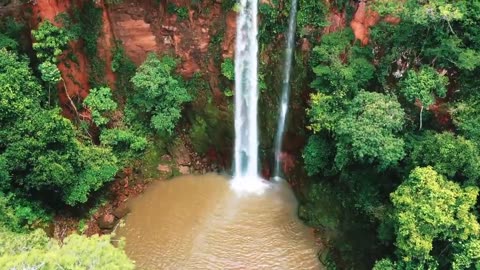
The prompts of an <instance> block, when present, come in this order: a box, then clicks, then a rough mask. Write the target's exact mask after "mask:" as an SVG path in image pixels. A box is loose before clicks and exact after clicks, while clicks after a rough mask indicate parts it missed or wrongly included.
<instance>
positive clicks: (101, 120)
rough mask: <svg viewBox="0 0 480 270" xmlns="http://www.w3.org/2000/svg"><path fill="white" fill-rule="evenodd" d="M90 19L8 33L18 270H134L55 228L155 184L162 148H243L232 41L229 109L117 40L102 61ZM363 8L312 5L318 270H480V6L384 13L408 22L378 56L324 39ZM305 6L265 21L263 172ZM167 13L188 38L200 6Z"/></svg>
mask: <svg viewBox="0 0 480 270" xmlns="http://www.w3.org/2000/svg"><path fill="white" fill-rule="evenodd" d="M84 2H85V3H84V5H83V6H82V7H79V8H74V9H73V10H72V11H71V12H69V13H68V14H59V15H58V16H57V18H56V20H55V21H48V20H43V21H41V22H39V24H38V25H37V26H35V27H34V28H35V29H28V27H27V26H26V25H23V24H22V23H19V21H20V20H18V18H15V19H13V18H11V17H5V18H3V17H2V18H0V85H1V87H0V268H2V269H3V268H6V269H19V268H20V269H37V268H42V267H43V268H46V269H56V268H59V269H84V268H88V267H90V268H92V267H93V268H95V269H131V268H133V263H132V262H131V261H129V260H128V258H127V257H126V255H125V253H124V252H123V250H122V249H121V247H122V244H119V247H120V248H115V247H114V246H113V245H111V244H110V242H111V239H110V237H91V238H87V237H84V236H78V235H75V234H74V235H71V236H69V237H67V238H66V239H64V240H63V242H62V243H60V242H58V241H57V240H53V239H50V238H48V237H47V236H46V235H45V233H44V232H43V231H42V230H41V229H39V228H44V227H45V225H46V224H48V223H49V222H51V220H52V217H53V216H54V215H55V214H57V213H58V212H59V210H62V209H74V210H78V209H83V210H84V209H86V208H89V207H91V205H92V204H94V201H95V200H96V199H97V198H95V197H94V196H92V195H93V194H95V192H98V191H100V190H102V189H103V188H105V186H106V185H108V183H109V182H111V181H113V180H114V177H115V175H117V173H118V172H119V171H120V170H121V169H122V168H125V167H129V166H133V164H135V166H140V167H142V166H143V168H140V170H142V169H144V170H146V169H147V168H149V166H151V165H150V164H142V163H141V162H140V165H138V162H139V160H142V157H145V159H152V160H153V158H152V157H155V158H156V159H159V157H160V156H161V153H160V152H161V151H159V150H158V148H162V150H163V148H168V147H169V145H175V144H178V137H180V136H183V135H185V136H184V137H186V138H188V139H190V140H191V142H190V143H191V145H192V147H193V149H194V150H195V151H197V152H198V153H199V154H200V155H206V153H207V152H208V151H209V150H211V149H212V148H216V149H221V148H231V145H232V141H231V136H232V128H233V125H232V118H233V117H232V109H233V106H232V98H231V96H232V95H234V89H232V82H233V80H234V78H235V74H234V59H232V58H228V57H227V58H225V59H222V57H221V49H220V48H221V46H222V44H221V43H222V38H223V32H222V31H223V30H224V29H222V28H221V27H220V28H219V30H218V32H216V33H215V35H212V40H211V42H210V44H209V48H208V50H209V53H211V54H214V55H213V57H212V59H214V60H215V63H214V64H215V66H216V68H217V69H218V71H219V77H221V78H218V79H219V81H220V83H219V87H220V88H222V89H221V91H223V92H222V94H223V95H224V96H223V97H221V99H222V102H223V104H220V106H217V105H218V104H217V103H215V102H214V101H213V99H214V98H213V96H212V95H211V94H206V93H210V92H211V91H210V90H211V89H210V88H209V87H210V86H209V84H208V83H207V82H206V80H205V78H204V77H203V76H204V74H200V73H198V74H195V75H194V76H193V77H192V78H191V79H189V80H185V79H184V78H183V77H181V76H180V75H179V74H177V72H176V70H177V67H178V64H179V63H180V60H179V59H177V58H176V56H175V55H172V54H170V53H168V52H162V53H159V54H153V53H152V54H150V55H148V57H147V58H146V60H145V61H144V62H143V63H142V64H140V65H138V66H136V65H135V64H134V63H133V62H132V61H131V60H130V59H129V58H128V56H127V55H126V52H125V50H124V48H123V45H122V42H121V41H119V40H116V41H115V45H114V48H113V49H112V52H111V53H112V56H113V59H112V62H111V67H106V63H105V62H104V60H103V59H101V58H100V57H99V56H98V55H97V51H98V47H97V40H98V38H99V37H100V36H101V35H102V19H101V16H102V10H101V9H100V8H98V7H96V5H95V3H94V1H84ZM121 2H122V1H118V0H115V1H114V0H110V1H107V2H106V3H107V4H110V5H115V4H121ZM155 2H156V3H157V4H158V2H159V1H155ZM327 2H328V3H327ZM357 2H358V1H348V0H336V1H313V0H300V1H299V11H298V14H297V29H298V31H297V38H298V40H299V41H300V40H301V41H302V42H303V43H304V44H307V43H308V45H309V46H306V47H307V48H306V49H305V48H302V49H301V50H300V48H299V50H298V51H297V53H296V65H295V68H294V70H295V71H294V74H293V78H294V79H293V80H294V83H293V86H292V87H293V91H292V93H293V97H292V102H293V103H294V105H295V106H292V108H296V109H295V110H292V112H293V114H292V115H291V116H290V118H291V119H294V120H295V121H290V123H291V124H290V131H291V132H292V133H295V134H301V136H303V135H304V136H305V137H306V139H307V143H306V145H305V147H304V148H303V151H302V154H301V155H302V157H299V160H301V161H302V165H303V166H302V167H303V168H304V170H305V175H304V177H305V178H306V179H305V180H304V181H303V182H304V183H305V184H306V185H305V186H304V187H303V189H302V190H300V191H299V193H300V194H299V197H300V199H301V205H300V207H299V215H300V217H301V218H302V219H303V220H304V221H305V222H306V223H307V224H309V225H310V226H313V227H315V228H317V229H319V231H320V234H321V235H322V238H323V240H324V241H325V243H326V244H327V246H328V248H327V249H326V251H325V252H323V253H322V254H319V257H320V259H321V260H322V262H323V263H324V264H325V265H327V266H328V267H329V268H330V269H372V268H373V269H376V270H387V269H480V224H479V222H478V218H479V217H478V214H479V212H478V210H479V208H480V204H479V200H478V193H479V184H480V182H479V181H480V101H479V100H480V94H479V93H480V87H479V84H478V82H477V74H478V73H479V72H480V31H479V29H480V15H479V14H480V3H478V1H453V0H435V1H432V0H431V1H417V0H405V1H393V0H377V1H369V8H370V9H371V10H374V11H375V12H378V13H379V15H380V16H381V17H382V18H384V17H385V16H393V17H396V18H399V19H400V21H399V22H398V23H389V22H386V21H384V20H382V19H380V21H379V22H378V23H377V24H375V25H374V26H372V27H371V28H370V33H369V35H370V36H369V38H370V39H369V42H368V44H367V45H362V44H361V43H360V42H359V41H358V40H356V39H355V35H354V33H353V31H352V29H350V28H349V27H339V28H338V29H335V31H333V32H329V33H325V32H324V31H323V28H324V27H327V26H328V25H329V16H330V15H331V14H332V13H333V11H336V12H337V13H338V14H344V16H345V19H346V21H347V25H348V22H349V21H350V20H352V17H353V13H354V12H355V7H356V6H357V5H358V3H357ZM199 5H200V4H199V1H194V2H192V6H195V7H196V9H198V6H199ZM289 5H290V3H289V1H287V2H283V1H276V0H273V1H270V2H268V3H267V2H265V3H261V4H260V6H259V14H260V18H261V20H260V25H259V42H260V46H259V47H260V59H261V63H260V67H259V78H260V82H259V85H260V90H261V95H260V110H261V111H262V112H261V113H260V115H259V118H260V121H261V122H262V125H261V126H262V128H263V129H262V130H261V132H262V133H263V134H262V142H261V146H260V147H261V156H262V158H264V159H265V157H268V154H267V152H269V147H271V141H272V137H273V134H274V128H275V120H276V118H275V117H276V106H277V105H278V104H277V102H278V101H277V97H278V96H279V93H278V89H280V87H277V86H278V84H279V82H281V79H280V78H279V76H281V72H277V70H278V68H277V66H278V65H280V64H279V63H281V59H282V52H283V46H284V44H283V37H282V33H283V32H284V31H285V26H286V20H287V17H288V10H289ZM222 8H223V12H224V13H226V12H229V11H232V10H233V11H235V10H236V9H237V8H238V7H237V6H236V5H235V1H222ZM166 12H168V13H172V14H173V13H175V14H177V17H178V21H179V23H180V22H182V21H185V20H188V18H189V8H187V7H185V6H176V5H175V4H173V3H168V5H167V7H166ZM204 12H205V13H207V11H204ZM30 34H31V36H32V37H33V39H34V42H31V43H32V44H28V43H29V42H30V39H29V38H30ZM75 42H78V44H81V45H82V46H80V47H81V50H82V53H83V54H85V56H86V57H87V60H88V61H87V62H88V64H87V66H88V73H89V76H88V79H89V84H90V89H88V96H86V97H85V98H82V97H80V96H72V92H71V91H69V89H67V84H66V81H67V80H69V79H71V78H69V77H68V75H70V74H66V72H65V71H62V72H61V70H60V68H59V67H60V66H61V65H60V64H62V65H63V66H66V67H68V65H78V59H76V54H75V52H74V50H73V48H72V44H73V43H75ZM299 47H300V46H299ZM302 47H303V46H302ZM106 68H111V70H112V71H113V73H114V75H115V76H116V80H115V82H114V83H113V85H109V84H108V82H107V81H106V79H105V77H106V76H105V69H106ZM204 90H205V91H204ZM207 90H208V91H207ZM212 92H213V91H212ZM304 93H307V95H303V94H304ZM306 96H308V98H306ZM302 98H305V99H308V101H307V102H303V101H304V100H302ZM185 108H187V109H186V110H185ZM298 108H300V109H298ZM303 118H306V122H308V123H306V124H305V121H304V120H303ZM180 127H181V128H180ZM149 142H150V143H149ZM225 163H228V162H225ZM157 165H158V163H156V164H153V165H152V166H153V167H154V169H153V170H156V166H157ZM227 166H228V165H227ZM145 176H150V174H147V173H145ZM92 201H93V203H92ZM99 247H100V248H99ZM102 267H103V268H102Z"/></svg>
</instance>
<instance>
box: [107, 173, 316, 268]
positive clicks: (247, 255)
mask: <svg viewBox="0 0 480 270" xmlns="http://www.w3.org/2000/svg"><path fill="white" fill-rule="evenodd" d="M130 207H131V209H132V211H131V213H130V214H129V215H128V216H127V217H126V220H125V225H124V226H119V228H117V230H116V233H117V235H118V236H122V237H125V238H126V247H125V249H126V252H127V254H128V256H129V257H130V258H131V259H133V260H135V261H136V264H137V267H138V268H139V269H175V270H177V269H302V270H307V269H322V268H323V267H321V265H320V263H319V261H318V259H317V255H316V254H317V251H318V247H317V246H316V245H315V241H314V237H313V233H312V230H311V229H309V228H308V227H306V226H305V225H303V224H302V223H301V221H300V220H298V218H297V216H296V210H297V202H296V200H295V197H294V195H293V193H292V192H291V190H290V188H289V187H288V185H287V184H286V183H284V182H278V183H274V184H271V185H270V186H269V187H268V188H267V189H266V190H265V192H264V193H263V194H261V195H256V194H238V193H236V192H235V191H233V190H232V189H231V188H230V183H229V180H228V179H227V178H226V177H224V176H220V175H215V174H207V175H202V176H182V177H179V178H177V179H173V180H169V181H159V182H157V183H154V184H152V185H151V186H150V187H149V189H148V190H147V191H146V192H145V193H144V194H143V195H141V196H139V197H138V198H136V199H134V200H132V202H131V205H130Z"/></svg>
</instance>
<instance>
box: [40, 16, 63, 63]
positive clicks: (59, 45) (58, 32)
mask: <svg viewBox="0 0 480 270" xmlns="http://www.w3.org/2000/svg"><path fill="white" fill-rule="evenodd" d="M32 35H33V37H34V38H35V42H34V43H33V49H34V50H35V51H36V53H37V57H38V59H40V61H42V62H50V63H57V57H58V56H60V55H61V54H62V52H63V51H64V50H65V49H66V48H67V44H68V41H69V40H70V36H69V35H68V34H67V32H66V31H65V30H64V29H62V28H59V27H57V26H55V25H53V24H52V23H51V22H50V21H48V20H45V21H43V22H42V23H40V25H39V26H38V29H37V30H32Z"/></svg>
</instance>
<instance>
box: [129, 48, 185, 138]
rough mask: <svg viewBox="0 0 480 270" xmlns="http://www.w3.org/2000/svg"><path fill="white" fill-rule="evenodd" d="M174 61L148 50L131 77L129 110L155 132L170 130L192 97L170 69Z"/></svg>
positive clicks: (170, 131) (173, 65) (171, 132)
mask: <svg viewBox="0 0 480 270" xmlns="http://www.w3.org/2000/svg"><path fill="white" fill-rule="evenodd" d="M176 66H177V62H176V61H175V59H174V58H172V57H169V56H164V57H162V58H161V59H158V57H157V56H156V55H155V54H150V55H148V57H147V60H145V62H144V63H143V64H142V65H141V66H140V67H139V68H138V70H137V73H136V74H135V76H133V78H132V83H133V85H134V86H135V93H134V94H133V95H132V97H131V98H130V99H129V110H130V112H133V113H136V112H138V113H137V114H140V115H141V116H142V117H141V118H143V119H145V120H147V121H148V122H149V124H150V126H151V127H152V128H153V129H154V130H155V131H156V132H158V133H161V134H168V135H171V134H173V130H174V128H175V125H176V124H177V122H178V120H179V119H180V117H181V112H182V106H183V104H184V103H186V102H188V101H190V100H191V97H190V95H189V93H188V91H187V89H186V88H185V86H184V83H183V82H182V80H181V79H180V78H178V77H176V76H175V75H174V74H173V72H174V69H175V67H176Z"/></svg>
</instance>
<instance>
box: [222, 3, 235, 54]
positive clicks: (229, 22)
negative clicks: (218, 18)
mask: <svg viewBox="0 0 480 270" xmlns="http://www.w3.org/2000/svg"><path fill="white" fill-rule="evenodd" d="M225 20H226V21H225V35H224V37H223V42H222V57H223V58H232V57H233V53H234V51H235V36H236V31H237V13H235V12H233V11H229V12H228V13H227V16H226V19H225Z"/></svg>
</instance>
